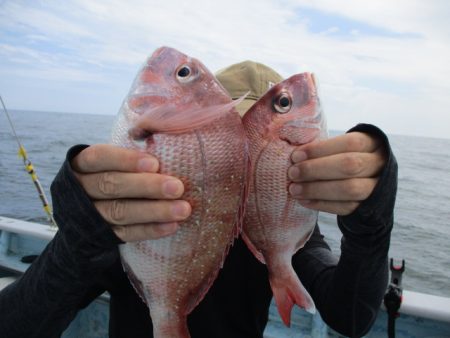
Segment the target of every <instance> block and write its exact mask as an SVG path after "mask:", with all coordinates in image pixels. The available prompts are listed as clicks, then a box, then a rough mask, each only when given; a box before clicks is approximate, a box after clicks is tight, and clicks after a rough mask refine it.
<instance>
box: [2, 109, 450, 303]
mask: <svg viewBox="0 0 450 338" xmlns="http://www.w3.org/2000/svg"><path fill="white" fill-rule="evenodd" d="M10 115H11V118H12V120H13V123H14V125H15V128H16V131H17V134H18V136H19V138H20V140H21V142H22V144H23V145H24V146H25V149H26V150H27V152H28V156H29V158H30V160H31V161H32V162H33V164H34V166H35V169H36V172H37V174H38V177H39V179H40V181H41V183H42V185H43V187H44V189H45V191H46V193H47V196H48V198H50V193H49V188H50V184H51V182H52V180H53V178H54V176H55V175H56V173H57V172H58V170H59V168H60V166H61V164H62V162H63V161H64V158H65V154H66V151H67V149H68V148H69V147H71V146H72V145H75V144H80V143H85V144H94V143H106V142H108V140H109V136H110V130H111V127H112V124H113V122H114V116H105V115H88V114H68V113H48V112H30V111H27V112H23V111H10ZM331 134H332V135H335V134H337V132H332V133H331ZM389 138H390V141H391V145H392V148H393V150H394V153H395V155H396V157H397V160H398V163H399V190H398V194H397V203H396V207H395V225H394V230H393V233H392V239H391V249H390V256H391V257H393V258H394V259H395V262H396V263H399V262H400V261H401V260H402V259H404V260H405V261H406V271H405V274H404V276H403V285H404V287H405V288H406V289H408V290H411V291H418V292H425V293H430V294H434V295H442V296H447V297H450V139H435V138H423V137H412V136H399V135H390V136H389ZM17 149H18V146H17V143H16V141H15V139H14V138H13V134H12V132H11V129H10V127H9V124H8V121H7V119H6V116H5V114H4V113H3V112H0V215H3V216H7V217H12V218H20V219H24V220H31V221H38V222H46V216H45V213H44V211H43V210H42V206H41V202H40V200H39V197H38V195H37V193H36V189H35V187H34V185H33V183H32V181H31V179H30V177H29V175H28V174H27V173H26V172H25V170H24V169H23V163H22V161H21V159H20V158H19V157H18V156H17ZM319 222H320V225H321V228H322V232H323V233H324V235H325V237H326V239H327V241H328V243H329V244H330V246H331V247H332V249H333V250H334V251H335V252H336V254H339V246H340V238H341V234H340V231H339V229H338V228H337V225H336V217H335V216H333V215H330V214H325V213H323V214H321V215H320V218H319Z"/></svg>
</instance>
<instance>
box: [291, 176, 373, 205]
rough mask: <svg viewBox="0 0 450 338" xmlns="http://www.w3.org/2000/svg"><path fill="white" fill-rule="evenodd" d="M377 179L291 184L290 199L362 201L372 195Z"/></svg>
mask: <svg viewBox="0 0 450 338" xmlns="http://www.w3.org/2000/svg"><path fill="white" fill-rule="evenodd" d="M377 181H378V179H376V178H354V179H348V180H339V181H316V182H310V183H309V182H308V183H292V184H291V185H290V186H289V192H290V194H291V196H292V197H294V198H297V199H305V200H326V201H363V200H365V199H367V198H368V197H369V196H370V194H371V193H372V191H373V189H374V188H375V185H376V184H377Z"/></svg>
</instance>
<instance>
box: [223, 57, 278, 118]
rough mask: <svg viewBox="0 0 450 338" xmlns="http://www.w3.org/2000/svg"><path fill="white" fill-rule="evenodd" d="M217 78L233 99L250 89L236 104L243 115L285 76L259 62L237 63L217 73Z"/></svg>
mask: <svg viewBox="0 0 450 338" xmlns="http://www.w3.org/2000/svg"><path fill="white" fill-rule="evenodd" d="M216 78H217V80H219V82H220V83H221V84H222V86H224V87H225V89H226V90H227V91H228V93H229V94H230V96H231V98H232V99H233V100H236V99H238V98H240V97H242V96H243V95H245V94H246V93H248V92H249V91H250V93H249V94H248V95H247V97H246V98H245V100H243V101H242V102H241V103H239V104H238V105H237V106H236V110H237V111H238V112H239V114H240V115H241V116H243V115H244V114H245V113H246V112H247V111H248V110H249V109H250V107H251V106H252V105H253V104H254V103H255V102H256V101H257V100H258V99H259V98H260V97H261V96H262V95H264V94H265V93H266V92H267V90H268V89H269V88H270V87H272V86H273V85H275V84H277V83H278V82H281V81H282V80H283V78H282V77H281V75H280V74H278V73H277V72H275V71H274V70H273V69H271V68H269V67H267V66H265V65H263V64H261V63H257V62H253V61H244V62H241V63H236V64H234V65H231V66H229V67H227V68H224V69H221V70H219V71H218V72H217V73H216Z"/></svg>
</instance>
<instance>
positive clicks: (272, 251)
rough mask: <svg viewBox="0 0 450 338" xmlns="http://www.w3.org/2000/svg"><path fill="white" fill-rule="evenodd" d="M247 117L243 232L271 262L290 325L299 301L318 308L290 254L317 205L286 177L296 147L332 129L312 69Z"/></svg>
mask: <svg viewBox="0 0 450 338" xmlns="http://www.w3.org/2000/svg"><path fill="white" fill-rule="evenodd" d="M243 123H244V128H245V130H246V133H247V136H248V138H249V142H250V157H251V159H252V179H251V182H250V186H249V197H248V202H247V207H246V213H245V220H244V228H243V238H244V240H245V242H246V244H247V246H248V247H249V249H250V250H251V251H252V252H253V254H254V255H255V256H256V257H257V258H258V259H259V260H260V261H261V262H262V263H265V264H267V268H268V271H269V280H270V285H271V288H272V292H273V295H274V298H275V303H276V305H277V308H278V311H279V313H280V315H281V318H282V319H283V322H284V323H285V324H286V325H287V326H289V325H290V316H291V310H292V307H293V305H294V304H297V305H298V306H300V307H302V308H305V309H307V310H309V311H311V312H313V311H314V310H315V307H314V302H313V300H312V299H311V297H310V295H309V294H308V292H307V291H306V289H305V288H304V287H303V285H302V284H301V282H300V280H299V278H298V277H297V274H296V273H295V271H294V269H293V267H292V263H291V260H292V256H293V255H294V254H295V253H296V252H297V251H298V250H299V249H300V248H302V247H303V246H304V245H305V243H306V242H307V241H308V239H309V237H310V236H311V233H312V231H313V229H314V226H315V225H316V221H317V211H314V210H310V209H307V208H304V207H303V206H301V205H300V204H299V203H298V201H297V200H295V199H293V198H292V197H291V196H290V194H289V192H288V187H289V183H290V182H289V180H288V177H287V171H288V168H289V167H290V166H291V165H292V164H291V160H290V156H291V153H292V151H293V150H294V148H295V147H296V146H299V145H301V144H305V143H308V142H312V141H314V140H317V139H320V138H325V137H326V133H327V132H326V125H325V119H324V117H323V114H322V112H321V109H320V106H319V99H318V96H317V92H316V85H315V82H314V77H313V76H312V74H309V73H303V74H298V75H294V76H292V77H290V78H289V79H287V80H285V81H283V82H281V83H279V84H277V85H275V86H274V87H272V88H271V89H270V90H269V91H268V92H267V93H266V94H265V95H264V96H263V97H261V98H260V99H259V100H258V102H257V103H255V105H254V106H252V108H251V109H250V110H249V111H248V112H247V113H246V114H245V116H244V118H243Z"/></svg>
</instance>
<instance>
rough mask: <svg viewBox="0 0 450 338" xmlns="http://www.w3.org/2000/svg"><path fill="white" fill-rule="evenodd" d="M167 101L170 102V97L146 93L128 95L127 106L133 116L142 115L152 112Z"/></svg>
mask: <svg viewBox="0 0 450 338" xmlns="http://www.w3.org/2000/svg"><path fill="white" fill-rule="evenodd" d="M168 101H170V97H168V96H167V95H161V94H160V93H152V92H146V93H139V94H133V95H130V97H129V98H128V100H127V105H128V107H129V108H130V110H131V111H133V112H134V113H135V114H138V115H143V114H145V113H147V112H150V111H152V110H153V109H155V107H159V106H162V105H164V104H166V103H167V102H168Z"/></svg>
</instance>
